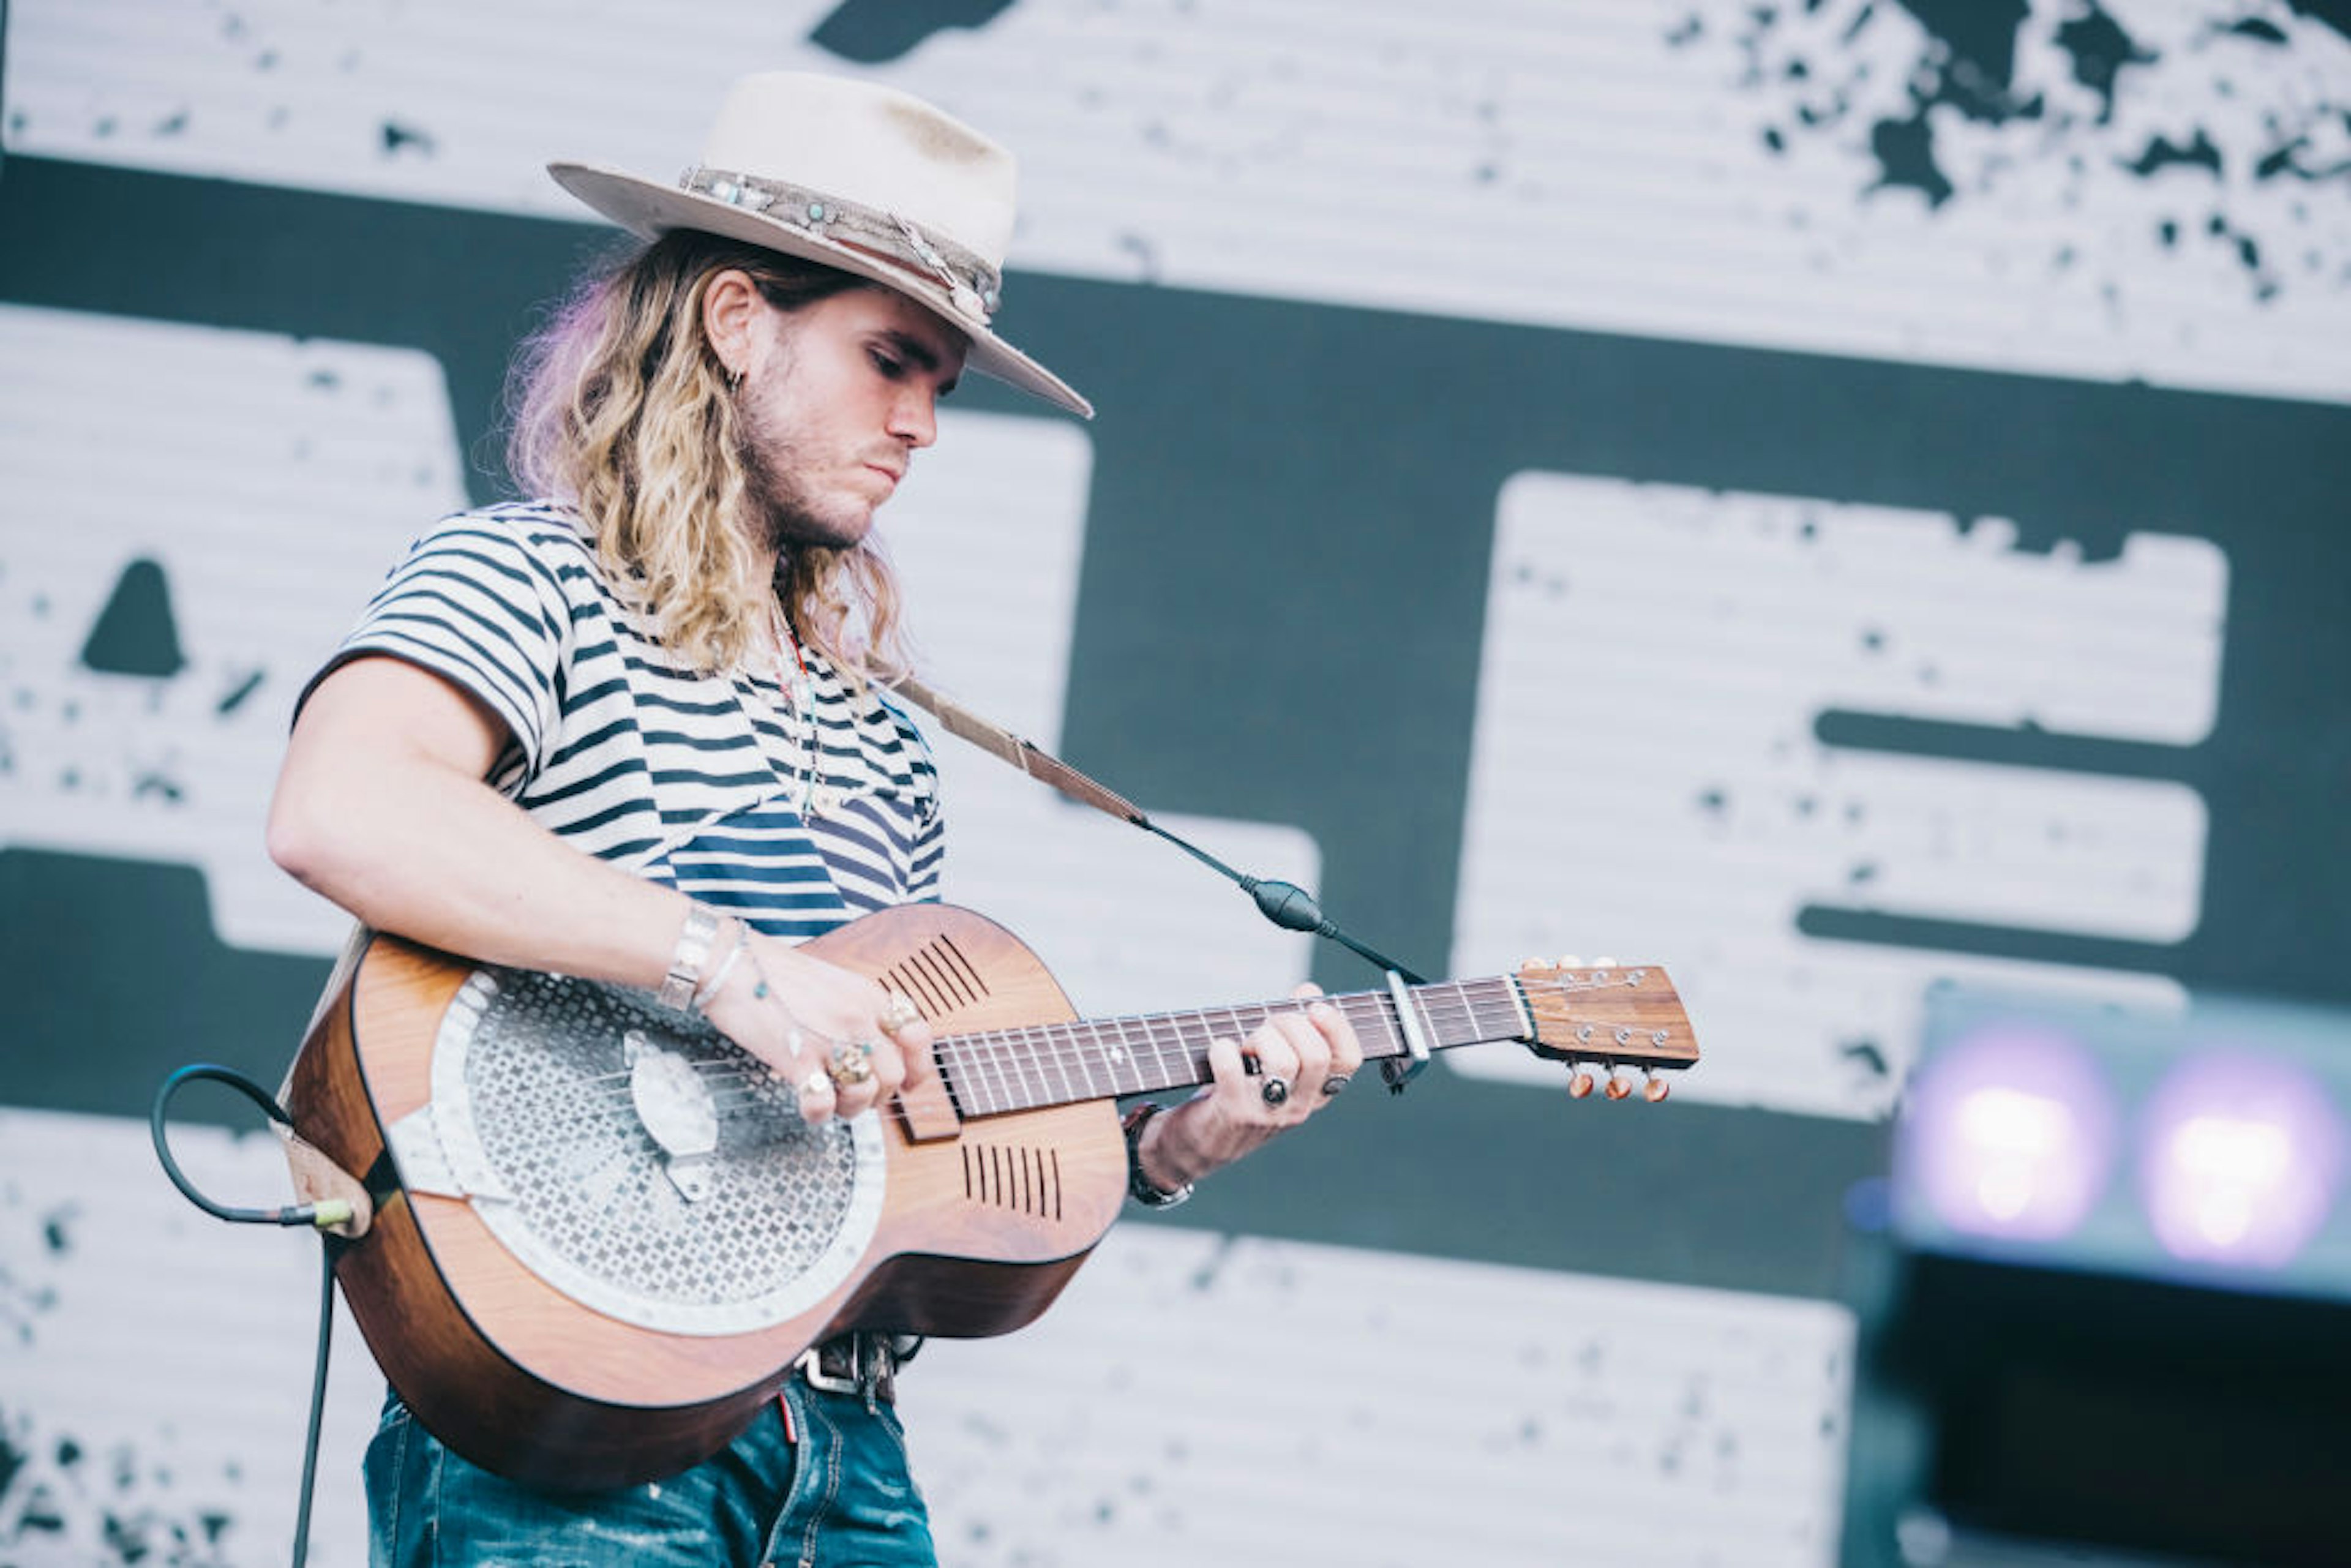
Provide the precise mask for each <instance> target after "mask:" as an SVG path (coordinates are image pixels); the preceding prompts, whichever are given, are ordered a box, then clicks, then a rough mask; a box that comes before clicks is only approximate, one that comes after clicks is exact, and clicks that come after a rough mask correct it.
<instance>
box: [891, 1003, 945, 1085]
mask: <svg viewBox="0 0 2351 1568" xmlns="http://www.w3.org/2000/svg"><path fill="white" fill-rule="evenodd" d="M897 1040H898V1055H899V1059H900V1061H902V1062H903V1063H904V1076H903V1077H902V1078H901V1079H900V1080H899V1087H901V1088H912V1087H919V1086H920V1085H921V1084H922V1083H923V1082H924V1081H925V1079H928V1078H930V1077H931V1076H932V1075H934V1074H935V1072H937V1071H938V1062H937V1059H936V1058H935V1057H934V1056H933V1055H932V1053H931V1048H932V1047H933V1046H934V1045H935V1044H937V1043H938V1037H937V1036H936V1035H934V1034H933V1033H932V1032H931V1026H930V1025H929V1024H926V1023H924V1022H921V1021H920V1020H917V1021H915V1022H914V1023H910V1024H907V1025H906V1026H905V1027H904V1028H903V1029H901V1030H899V1031H898V1035H897Z"/></svg>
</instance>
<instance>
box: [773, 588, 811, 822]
mask: <svg viewBox="0 0 2351 1568" xmlns="http://www.w3.org/2000/svg"><path fill="white" fill-rule="evenodd" d="M787 648H789V649H790V650H791V653H792V663H791V666H790V667H789V668H787V667H786V665H785V664H784V650H785V649H787ZM768 663H769V664H771V665H772V666H773V670H774V674H775V679H776V689H777V690H778V691H779V692H781V693H783V694H784V701H785V702H786V703H787V704H788V705H789V706H790V708H791V710H792V728H793V730H794V732H795V734H794V737H793V738H795V739H796V740H798V741H799V748H800V757H799V766H798V768H797V769H796V773H797V778H796V779H795V780H794V782H795V783H796V785H797V786H798V793H799V799H798V800H796V801H795V802H794V803H793V810H796V811H798V812H799V815H800V817H801V819H802V820H803V821H805V820H806V819H807V817H808V814H809V805H810V801H811V800H813V799H814V798H815V795H816V683H815V682H814V681H813V680H811V679H810V676H809V667H808V660H807V659H806V658H805V657H803V656H802V655H801V653H800V645H799V639H798V638H796V637H794V636H793V635H792V628H791V623H790V622H788V621H786V620H785V619H784V612H783V607H782V606H781V605H778V604H770V605H769V606H768Z"/></svg>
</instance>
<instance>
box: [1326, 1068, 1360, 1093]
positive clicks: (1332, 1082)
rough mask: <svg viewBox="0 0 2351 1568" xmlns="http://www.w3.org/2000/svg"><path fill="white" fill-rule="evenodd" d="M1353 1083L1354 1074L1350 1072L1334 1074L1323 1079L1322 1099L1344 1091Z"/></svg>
mask: <svg viewBox="0 0 2351 1568" xmlns="http://www.w3.org/2000/svg"><path fill="white" fill-rule="evenodd" d="M1354 1081H1355V1077H1354V1074H1353V1073H1351V1072H1334V1073H1332V1074H1331V1076H1330V1077H1328V1078H1325V1079H1324V1080H1323V1081H1322V1094H1323V1097H1324V1098H1325V1099H1328V1098H1329V1097H1330V1096H1332V1095H1333V1094H1336V1093H1337V1092H1339V1091H1340V1090H1342V1089H1344V1088H1345V1087H1346V1086H1347V1085H1348V1084H1350V1083H1353V1082H1354Z"/></svg>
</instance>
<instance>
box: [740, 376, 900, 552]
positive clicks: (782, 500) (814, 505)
mask: <svg viewBox="0 0 2351 1568" xmlns="http://www.w3.org/2000/svg"><path fill="white" fill-rule="evenodd" d="M739 417H740V420H741V424H742V440H741V442H740V444H739V445H738V447H737V453H736V455H737V458H738V459H739V460H740V461H741V463H742V465H743V482H744V486H745V488H746V489H747V491H748V492H749V496H748V499H749V502H750V506H751V521H752V524H753V526H754V527H756V528H761V529H763V530H764V532H765V536H766V538H765V542H766V543H767V545H768V547H769V548H770V549H774V550H775V551H776V552H777V554H778V556H787V555H789V553H790V552H791V551H793V550H794V549H807V548H810V547H814V548H816V549H837V550H846V549H856V548H857V547H858V545H859V544H861V543H862V542H863V540H864V538H865V534H866V530H867V529H868V528H871V527H872V508H870V507H868V508H866V509H865V510H863V511H862V512H861V513H860V514H859V515H857V516H856V517H853V518H852V517H841V516H833V515H828V514H827V512H826V510H825V508H824V507H823V506H822V505H821V504H820V502H819V501H818V500H817V498H816V497H814V496H813V495H812V494H811V493H810V486H809V485H808V484H807V482H806V481H805V480H804V479H803V478H802V477H801V476H803V475H804V474H806V473H807V472H808V470H809V465H810V453H809V446H808V444H807V442H806V441H805V440H804V439H802V438H801V437H800V435H799V433H797V432H795V431H793V430H791V429H790V428H789V424H788V422H785V421H783V420H781V419H780V418H779V417H778V415H777V414H776V413H775V412H774V411H773V410H772V409H770V408H769V407H768V406H767V403H766V402H765V400H764V399H762V398H760V397H758V395H757V394H756V393H755V394H753V395H752V396H750V397H747V398H746V399H745V400H744V402H743V405H742V408H741V409H740V411H739ZM840 510H841V508H840V507H838V506H836V507H834V508H833V511H834V512H835V513H838V512H839V511H840Z"/></svg>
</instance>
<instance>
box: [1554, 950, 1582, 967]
mask: <svg viewBox="0 0 2351 1568" xmlns="http://www.w3.org/2000/svg"><path fill="white" fill-rule="evenodd" d="M1582 964H1583V959H1581V958H1579V957H1577V956H1575V955H1574V954H1573V953H1562V954H1561V955H1560V956H1559V967H1561V968H1562V969H1573V968H1576V967H1580V966H1581V965H1582Z"/></svg>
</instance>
